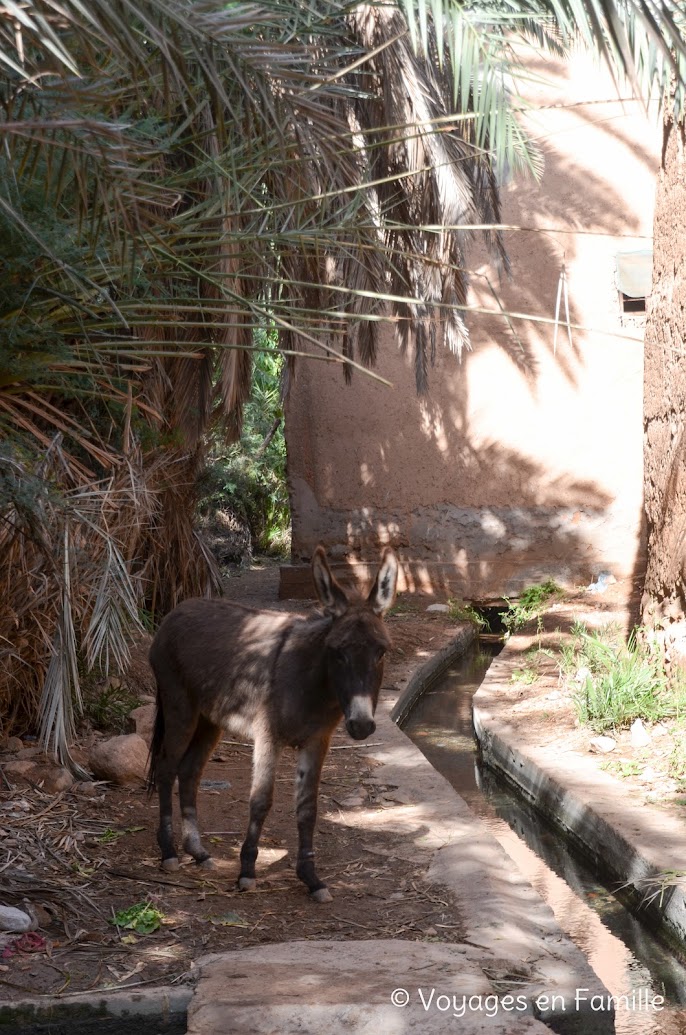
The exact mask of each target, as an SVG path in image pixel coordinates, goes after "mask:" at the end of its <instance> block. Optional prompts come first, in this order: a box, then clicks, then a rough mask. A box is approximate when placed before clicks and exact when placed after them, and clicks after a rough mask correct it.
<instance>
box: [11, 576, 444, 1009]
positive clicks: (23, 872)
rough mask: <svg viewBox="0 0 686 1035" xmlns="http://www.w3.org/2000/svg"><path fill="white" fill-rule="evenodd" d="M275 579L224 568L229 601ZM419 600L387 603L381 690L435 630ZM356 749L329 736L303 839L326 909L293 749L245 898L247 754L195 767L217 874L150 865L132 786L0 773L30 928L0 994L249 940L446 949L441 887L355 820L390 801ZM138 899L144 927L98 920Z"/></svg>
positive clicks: (153, 814)
mask: <svg viewBox="0 0 686 1035" xmlns="http://www.w3.org/2000/svg"><path fill="white" fill-rule="evenodd" d="M277 578H278V574H277V572H276V570H275V569H270V568H265V569H263V570H257V571H254V572H248V573H244V574H242V575H237V576H236V577H235V578H232V579H230V580H229V583H228V586H227V593H228V595H229V596H235V597H236V598H238V599H241V600H243V601H244V602H246V603H251V604H258V605H262V604H263V605H266V606H272V607H284V608H286V607H291V608H292V607H293V604H292V603H291V604H284V603H279V602H278V601H276V585H277V581H276V580H277ZM424 606H425V605H423V606H422V608H421V611H414V610H407V609H404V608H403V607H402V606H401V607H400V608H399V609H398V612H397V613H396V614H395V615H393V616H391V617H390V618H389V624H390V627H391V631H392V635H393V637H394V641H395V645H394V651H393V653H392V656H391V657H390V661H389V664H388V666H387V669H386V680H385V684H386V685H390V684H391V683H392V681H393V679H394V678H395V674H397V672H398V671H399V670H400V669H402V670H403V671H407V668H408V663H409V664H412V659H413V658H414V657H415V656H419V655H420V654H425V652H426V651H427V650H430V649H431V643H432V641H433V640H434V639H435V638H436V634H437V630H438V628H439V627H442V626H445V625H446V624H448V619H447V618H446V616H445V615H441V614H438V615H427V614H426V613H425V611H424ZM306 607H307V604H305V605H304V606H303V607H300V606H299V607H298V608H297V609H299V610H304V609H306ZM145 689H149V686H146V687H145ZM371 741H372V743H373V741H374V737H372V738H371ZM365 752H366V747H365V744H361V745H359V744H356V743H354V742H352V741H351V740H350V739H349V738H348V737H347V736H346V735H345V733H344V731H343V732H341V731H338V732H337V733H336V735H335V738H334V741H333V744H332V749H331V751H330V753H329V756H328V758H327V761H326V763H325V766H324V770H323V778H322V786H321V794H320V815H319V822H318V827H317V835H316V842H315V844H316V848H317V864H318V870H319V873H320V875H321V876H322V877H323V879H325V880H326V881H327V883H328V885H329V888H330V890H331V892H332V894H333V896H334V901H333V902H332V903H331V904H328V905H317V904H316V903H313V902H311V901H310V900H309V898H308V895H307V892H306V889H305V887H304V885H302V884H301V883H300V882H299V881H298V880H297V878H296V876H295V872H294V857H295V851H296V830H295V822H294V816H293V777H294V762H295V754H294V753H293V752H287V753H286V754H285V755H284V758H283V760H282V763H281V767H280V771H279V776H278V778H277V787H276V798H275V803H274V807H273V809H272V812H271V814H270V816H269V817H268V820H267V823H266V825H265V830H264V835H263V837H262V840H261V843H260V855H259V858H258V885H257V890H256V891H255V892H252V893H240V892H238V891H237V890H236V888H235V880H236V876H237V874H238V852H239V849H240V843H241V840H242V837H243V833H244V827H245V824H246V822H247V813H248V795H249V786H250V759H251V748H250V746H249V745H244V744H241V743H238V742H236V741H232V740H229V739H227V740H224V741H222V742H221V743H220V745H219V746H218V748H217V751H216V752H215V754H214V756H213V758H212V759H211V761H210V763H209V764H208V766H207V768H206V770H205V773H204V777H203V784H202V789H201V794H200V799H199V815H200V825H201V830H202V831H203V833H204V835H205V837H206V842H209V843H211V845H212V850H213V854H214V857H215V860H216V862H217V864H218V867H219V868H218V870H217V871H216V872H209V873H208V872H207V871H202V870H200V869H198V867H197V866H196V865H195V863H194V862H193V861H192V860H190V859H187V860H186V861H185V862H184V864H183V865H182V868H181V870H180V871H179V872H178V873H177V874H172V875H170V874H165V873H162V872H161V871H160V869H159V858H158V849H157V844H156V841H155V827H156V823H157V804H156V801H155V800H149V799H148V798H147V796H146V793H145V790H144V788H143V787H142V786H141V787H140V788H135V789H122V788H115V787H110V786H107V785H100V786H99V787H98V788H97V793H96V795H95V796H94V797H93V796H87V795H86V794H84V793H81V792H80V791H79V785H78V784H75V785H74V788H70V789H69V790H66V791H62V792H60V793H59V794H56V795H53V794H46V793H44V791H43V790H41V789H40V787H37V786H35V785H32V783H31V782H30V780H29V779H22V778H20V777H15V776H14V775H12V780H11V782H10V781H9V780H5V786H4V787H0V902H2V903H4V904H6V905H13V906H17V907H20V908H21V906H22V901H23V900H28V902H30V904H31V906H32V907H33V909H34V911H35V914H36V916H37V919H38V921H39V925H40V926H39V928H38V930H37V931H36V932H32V933H31V934H29V935H27V936H25V937H24V938H23V939H22V940H20V941H19V942H17V941H16V938H17V936H16V935H12V936H8V935H6V936H4V937H3V938H2V940H1V941H0V1000H12V999H16V998H20V997H22V996H26V995H29V996H35V995H56V994H59V993H66V992H70V993H73V992H77V991H85V990H88V989H98V990H100V989H113V988H121V987H125V986H126V987H131V986H140V985H146V984H156V983H170V982H175V981H182V980H184V978H185V977H187V975H188V974H189V971H190V968H191V964H192V961H193V960H194V959H195V958H197V957H198V956H200V955H202V954H203V953H207V952H212V951H227V950H231V949H234V948H242V947H245V946H248V945H254V944H257V943H260V942H273V941H288V940H293V939H302V938H305V939H307V938H333V939H348V938H356V939H360V938H362V939H365V938H405V939H412V940H425V939H430V940H432V941H448V942H451V941H459V940H460V937H461V935H462V933H463V932H462V926H461V922H460V919H459V915H458V913H457V910H456V907H455V904H454V902H452V901H450V900H449V897H448V896H447V894H446V892H445V889H444V888H442V887H434V886H432V885H430V884H428V883H427V882H426V881H425V879H424V867H423V866H422V865H421V864H420V862H419V861H416V860H413V861H408V860H407V859H403V858H399V857H398V856H397V855H396V851H395V849H396V843H395V836H394V835H393V834H392V833H391V832H388V831H386V832H384V831H379V830H375V829H373V828H372V829H369V826H368V825H365V824H364V823H361V824H359V825H358V824H357V821H356V814H361V812H362V810H364V811H365V812H368V810H369V809H372V810H383V809H387V808H391V807H393V805H394V804H395V801H396V799H394V788H392V787H386V786H384V785H380V784H379V783H378V781H377V780H375V778H374V763H373V762H372V761H371V760H370V759H369V758H368V757H365ZM0 766H1V759H0ZM177 820H178V816H177ZM177 829H178V826H177ZM145 902H149V903H150V904H151V905H152V906H153V907H154V908H155V909H157V910H158V911H159V913H160V914H161V917H162V920H161V925H160V927H159V929H158V930H156V931H154V932H152V933H149V934H139V933H136V932H135V931H129V930H125V929H123V928H121V927H118V926H116V925H115V924H114V923H113V922H112V920H113V917H114V915H115V914H116V913H118V912H119V911H120V910H124V909H128V908H129V907H131V906H134V905H136V904H139V903H145ZM3 943H4V946H5V947H4V949H3Z"/></svg>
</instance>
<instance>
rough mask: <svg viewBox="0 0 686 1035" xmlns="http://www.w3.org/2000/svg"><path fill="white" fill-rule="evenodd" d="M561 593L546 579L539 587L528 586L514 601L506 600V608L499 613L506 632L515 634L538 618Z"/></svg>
mask: <svg viewBox="0 0 686 1035" xmlns="http://www.w3.org/2000/svg"><path fill="white" fill-rule="evenodd" d="M563 592H564V591H563V589H562V587H561V586H559V585H558V584H557V582H555V580H554V579H546V581H545V582H542V583H540V584H539V585H535V586H528V587H527V588H526V589H525V590H524V591H523V592H522V593H521V595H520V596H519V597H518V599H517V600H515V601H511V600H508V599H507V598H506V600H505V602H506V604H507V608H506V610H504V611H501V612H500V617H501V620H502V623H503V625H504V626H505V628H506V630H507V631H508V632H509V633H513V632H517V631H518V630H519V629H521V628H522V626H524V625H525V624H526V623H527V622H529V621H531V620H532V619H533V618H540V616H541V615H542V614H543V612H544V611H545V610H546V609H547V607H548V604H549V603H550V601H551V600H553V599H554V598H555V597H559V596H561V595H562V593H563Z"/></svg>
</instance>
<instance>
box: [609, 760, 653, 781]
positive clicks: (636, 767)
mask: <svg viewBox="0 0 686 1035" xmlns="http://www.w3.org/2000/svg"><path fill="white" fill-rule="evenodd" d="M599 768H600V769H604V770H605V772H608V773H612V774H613V775H614V776H619V777H621V778H622V779H625V778H626V777H628V776H638V775H639V773H641V772H642V771H643V770H644V768H645V765H644V764H643V763H642V762H634V761H631V760H629V759H625V758H612V759H607V760H606V761H604V762H600V763H599Z"/></svg>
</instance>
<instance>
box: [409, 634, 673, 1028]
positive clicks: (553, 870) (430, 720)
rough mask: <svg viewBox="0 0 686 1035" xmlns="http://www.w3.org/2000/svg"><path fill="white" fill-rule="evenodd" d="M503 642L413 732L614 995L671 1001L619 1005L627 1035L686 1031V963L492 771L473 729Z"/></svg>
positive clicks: (467, 658) (429, 700)
mask: <svg viewBox="0 0 686 1035" xmlns="http://www.w3.org/2000/svg"><path fill="white" fill-rule="evenodd" d="M500 648H501V641H499V640H498V639H497V637H482V638H481V640H480V641H479V643H478V644H475V645H474V646H473V647H472V648H471V649H470V650H468V651H467V653H465V654H464V655H463V656H462V657H460V658H458V659H457V660H456V661H455V662H454V663H453V664H452V666H451V667H450V668H449V669H448V670H447V671H446V672H445V673H444V674H443V675H442V676H440V678H439V679H438V680H437V681H436V682H435V683H434V684H433V685H432V686H430V687H429V688H428V690H426V691H425V693H424V694H423V695H422V697H420V698H419V700H418V701H417V703H416V704H415V706H414V707H413V709H412V711H411V712H410V714H409V716H408V717H407V719H406V720H405V722H404V723H403V730H404V732H405V733H406V734H407V735H408V736H409V737H410V739H411V740H412V741H414V743H415V744H416V745H417V747H419V748H420V750H421V751H422V752H423V754H424V755H425V756H426V757H427V758H428V760H429V761H430V762H431V764H432V765H433V766H434V768H435V769H437V770H438V771H439V772H440V773H441V774H442V775H443V776H445V778H446V779H447V780H448V781H449V782H450V783H451V784H452V785H453V787H454V788H455V790H456V791H457V792H458V793H459V794H460V796H461V797H462V798H464V800H465V801H466V802H467V803H468V805H469V806H470V808H471V809H472V811H473V812H475V813H476V814H477V815H478V816H479V817H480V818H481V819H482V820H483V821H484V822H485V823H486V826H487V827H488V829H489V830H490V832H491V834H493V836H494V837H495V838H496V840H497V841H499V843H500V844H501V845H502V847H503V848H504V849H505V851H506V852H507V853H508V855H509V856H510V857H511V858H512V860H513V861H514V863H515V864H516V865H517V867H518V868H519V870H520V871H521V872H522V873H523V875H524V876H525V877H526V879H527V880H528V881H529V883H530V884H531V885H532V886H533V887H534V888H535V890H536V891H537V892H538V894H539V895H540V896H541V897H542V898H543V899H544V900H545V901H546V902H547V903H548V905H549V906H550V908H551V909H552V911H553V913H554V914H555V918H556V920H557V922H558V924H559V925H560V927H561V928H562V929H563V931H565V932H566V933H567V934H568V935H569V937H570V938H571V939H572V941H574V942H575V943H576V945H578V947H579V948H580V949H581V951H582V952H583V953H584V955H585V956H586V958H587V959H588V961H589V963H590V965H591V966H592V968H593V970H594V971H595V973H596V974H597V975H598V977H599V979H600V980H601V981H602V983H603V984H604V985H605V987H606V988H607V989H608V991H609V992H610V993H611V994H612V995H613V996H622V995H628V996H631V994H632V993H633V992H638V990H639V989H641V990H643V989H647V990H649V991H650V992H652V993H653V994H655V995H662V996H664V997H665V1007H664V1010H663V1011H661V1012H653V1011H651V1012H647V1011H645V1010H642V1011H631V1010H628V1009H626V1008H625V1007H623V1006H621V1005H620V1006H619V1008H618V1009H617V1012H616V1018H615V1030H616V1032H617V1035H686V967H684V965H682V964H681V963H680V962H679V961H678V960H677V959H676V958H675V957H674V956H673V955H672V954H671V953H670V952H669V950H668V949H667V948H665V947H664V946H663V945H662V944H661V942H659V941H658V940H657V939H656V938H655V937H654V936H653V935H652V934H651V933H650V931H649V930H648V929H647V928H646V927H644V925H643V924H641V923H640V922H639V921H638V920H637V919H636V918H635V917H634V916H633V915H632V914H631V913H629V912H628V910H626V909H625V908H624V907H623V906H622V904H621V903H620V902H619V901H618V900H617V898H615V896H614V895H613V894H612V892H611V891H610V890H609V889H608V888H607V887H605V886H604V885H603V884H602V883H600V882H599V880H598V879H597V878H596V877H594V875H593V874H592V873H591V872H590V871H589V870H588V869H587V868H586V866H585V865H584V863H583V862H582V861H581V860H580V859H579V858H578V857H576V856H575V855H574V854H572V852H571V850H570V849H569V848H568V847H567V845H566V844H565V843H564V841H563V839H562V837H561V835H560V834H558V833H556V832H555V831H554V830H553V829H552V828H551V827H550V826H548V825H547V824H546V823H545V822H544V821H543V820H542V819H541V817H540V816H539V815H538V814H537V813H536V812H535V811H534V809H533V808H532V807H531V806H529V805H528V804H527V803H526V802H524V801H523V800H522V799H520V798H518V797H517V796H516V795H515V794H514V792H513V791H512V790H510V789H509V788H508V787H507V785H506V784H505V783H504V782H503V781H501V780H500V779H498V778H497V777H496V776H495V775H494V774H493V773H492V772H491V771H490V770H489V769H487V768H485V767H482V765H481V763H480V760H479V757H478V753H477V750H476V744H475V741H474V731H473V725H472V696H473V694H474V692H475V691H476V690H477V689H478V687H479V686H480V684H481V682H482V680H483V678H484V676H485V674H486V672H487V670H488V667H489V665H490V663H491V660H492V658H493V657H494V655H495V654H497V653H498V651H499V650H500Z"/></svg>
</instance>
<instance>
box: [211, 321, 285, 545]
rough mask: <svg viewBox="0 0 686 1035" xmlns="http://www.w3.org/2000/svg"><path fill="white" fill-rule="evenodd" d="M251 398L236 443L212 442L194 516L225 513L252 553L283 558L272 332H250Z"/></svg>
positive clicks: (279, 361) (281, 455) (277, 372)
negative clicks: (245, 534) (241, 529)
mask: <svg viewBox="0 0 686 1035" xmlns="http://www.w3.org/2000/svg"><path fill="white" fill-rule="evenodd" d="M255 344H257V345H261V346H263V347H264V349H265V351H261V352H255V353H254V356H255V360H254V369H253V383H252V394H251V397H250V401H249V402H248V403H247V405H246V407H245V419H244V423H243V433H242V435H241V439H240V442H237V443H235V444H234V445H231V446H226V445H225V444H224V443H222V442H220V441H219V440H218V439H215V440H214V441H213V442H212V444H211V447H210V453H209V457H208V461H207V465H206V468H205V472H204V475H203V477H202V479H201V484H200V504H199V506H200V512H201V513H202V514H204V515H211V513H212V512H213V511H216V510H225V511H229V512H230V513H232V514H233V515H235V517H236V518H238V520H239V521H240V522H242V523H244V524H245V525H247V527H248V528H249V529H250V537H251V540H252V545H253V549H254V550H256V551H257V552H260V553H274V554H278V555H283V554H285V553H286V552H287V551H288V549H289V548H290V521H291V516H290V505H289V500H288V488H287V484H286V440H285V437H284V427H283V409H282V405H281V369H282V365H283V356H282V355H281V354H280V353H279V351H278V349H277V347H276V334H275V332H274V331H264V330H258V331H256V332H255Z"/></svg>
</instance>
